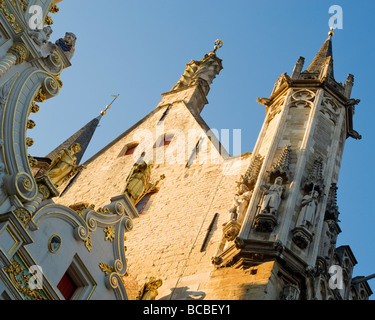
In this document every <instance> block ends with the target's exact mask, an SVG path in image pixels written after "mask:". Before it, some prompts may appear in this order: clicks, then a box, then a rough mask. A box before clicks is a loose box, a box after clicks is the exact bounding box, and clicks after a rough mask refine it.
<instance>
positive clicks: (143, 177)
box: [124, 160, 154, 205]
mask: <svg viewBox="0 0 375 320" xmlns="http://www.w3.org/2000/svg"><path fill="white" fill-rule="evenodd" d="M153 166H154V165H153V164H147V163H146V162H145V161H144V160H142V162H141V163H135V164H134V166H133V168H132V170H131V171H130V174H129V176H128V178H127V179H126V182H127V184H126V187H125V190H124V193H126V194H127V195H128V196H129V198H130V200H131V201H132V203H133V204H134V205H136V204H137V203H138V202H139V200H141V199H142V196H143V195H144V194H145V193H147V189H149V188H148V187H149V183H150V178H151V169H152V168H153Z"/></svg>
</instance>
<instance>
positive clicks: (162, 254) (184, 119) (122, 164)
mask: <svg viewBox="0 0 375 320" xmlns="http://www.w3.org/2000/svg"><path fill="white" fill-rule="evenodd" d="M332 36H333V32H332V31H331V32H330V33H329V37H328V39H327V40H326V41H325V42H324V44H323V46H322V47H321V49H320V50H319V52H318V54H317V55H316V57H315V58H314V59H313V61H312V62H311V64H310V65H309V66H308V68H307V69H306V70H304V60H305V59H304V58H302V57H300V58H299V59H298V61H297V63H296V65H295V68H294V70H293V73H292V75H291V76H289V75H287V74H286V73H285V74H283V75H281V76H280V77H279V78H278V79H277V82H276V84H275V86H274V88H273V91H272V94H271V96H270V97H269V98H261V99H258V102H259V103H261V104H263V105H265V107H266V118H265V121H264V124H263V127H262V129H261V132H260V134H259V138H258V141H257V143H256V145H255V148H254V150H253V152H252V153H249V154H243V155H240V156H234V157H231V156H229V155H228V153H227V152H226V151H225V149H224V147H223V145H222V144H221V143H220V141H219V140H218V139H217V138H216V135H215V134H213V132H212V131H211V130H210V128H209V127H208V126H207V124H206V123H205V122H204V120H203V119H202V117H201V116H200V113H201V111H202V109H203V108H204V106H205V105H206V104H207V103H208V101H207V98H206V96H207V94H208V92H209V91H210V86H211V84H212V82H213V80H214V79H215V77H216V76H217V75H219V73H220V71H221V69H222V68H223V67H222V61H221V59H219V58H218V57H217V55H216V51H217V50H218V49H219V47H220V46H221V42H217V43H216V46H215V50H214V51H213V52H211V53H209V54H207V55H206V56H205V57H204V58H203V59H202V60H200V61H194V60H192V61H191V62H190V63H189V64H187V66H186V71H185V73H184V74H183V75H182V77H181V79H180V80H179V81H178V82H177V84H176V85H174V86H173V87H172V89H171V90H170V91H169V92H167V93H164V94H162V101H161V102H160V103H159V105H158V106H157V107H156V109H154V110H153V111H152V112H151V113H150V114H149V115H147V116H146V117H145V118H143V119H142V120H141V121H139V122H138V123H137V124H135V125H134V126H133V127H132V128H130V129H129V130H127V131H126V132H124V134H122V135H121V136H120V137H118V138H117V139H116V140H114V141H113V142H112V143H110V144H109V145H108V146H107V147H105V148H104V149H103V150H102V151H100V152H99V153H98V154H96V155H95V156H94V157H92V158H91V159H89V160H88V161H87V162H86V163H85V166H86V169H85V170H83V171H81V172H80V173H79V175H78V176H76V177H75V178H74V181H73V183H72V182H70V183H69V185H68V186H66V187H65V189H64V191H63V192H62V196H60V198H58V199H56V202H59V203H62V204H64V205H66V206H71V207H74V206H76V204H77V203H79V201H81V200H80V199H85V201H87V202H88V203H95V204H96V205H99V206H103V205H105V203H106V201H107V199H111V197H112V196H113V195H117V194H121V193H125V194H127V195H128V197H129V199H130V200H131V202H132V203H133V205H134V209H136V211H137V212H138V216H137V217H135V218H134V219H133V220H132V221H133V230H132V232H131V233H129V234H128V235H127V237H126V240H125V245H126V248H127V262H128V272H127V276H126V277H125V278H124V281H125V283H126V285H127V292H128V296H129V298H130V299H134V298H135V297H136V296H137V294H138V290H139V287H140V286H142V285H143V284H144V283H146V282H147V281H150V279H151V280H153V278H154V277H155V278H157V279H160V280H161V281H159V284H158V296H157V299H161V300H169V299H172V300H174V299H182V300H186V299H187V300H189V299H208V300H210V299H219V300H221V299H239V300H244V299H262V300H264V299H272V300H279V299H303V300H305V299H322V300H326V299H334V300H335V299H368V297H369V295H371V294H372V292H371V289H370V287H369V286H368V283H367V282H366V281H365V279H364V278H361V277H360V278H355V279H353V278H352V274H353V267H354V265H355V264H356V263H357V262H356V259H355V257H354V255H353V253H352V251H351V249H350V247H349V246H343V247H339V248H336V240H337V237H338V235H339V234H340V232H341V231H340V227H339V224H338V223H339V220H338V217H339V212H338V206H337V203H336V193H337V183H338V178H339V170H340V164H341V159H342V156H343V150H344V145H345V141H346V140H347V139H348V138H355V139H361V136H360V135H359V134H358V133H357V132H356V131H355V130H354V129H353V115H354V108H355V106H356V105H357V104H358V103H359V100H355V99H352V98H351V91H352V87H353V81H354V78H353V76H352V75H349V76H348V77H347V79H346V82H345V84H344V85H342V84H341V83H339V82H337V81H336V80H335V78H334V71H333V55H332ZM192 132H193V133H195V135H192ZM161 283H162V285H161ZM160 285H161V286H160Z"/></svg>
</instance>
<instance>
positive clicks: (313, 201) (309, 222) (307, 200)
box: [297, 190, 319, 230]
mask: <svg viewBox="0 0 375 320" xmlns="http://www.w3.org/2000/svg"><path fill="white" fill-rule="evenodd" d="M318 198H319V192H318V191H316V190H315V191H313V192H312V194H311V195H306V196H304V197H303V199H302V209H301V212H300V215H299V218H298V222H297V227H305V228H306V229H308V230H309V229H311V228H312V226H313V225H314V221H315V216H316V209H317V208H318Z"/></svg>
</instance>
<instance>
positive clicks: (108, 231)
mask: <svg viewBox="0 0 375 320" xmlns="http://www.w3.org/2000/svg"><path fill="white" fill-rule="evenodd" d="M104 233H105V241H110V242H113V240H114V239H115V235H116V234H115V227H114V226H111V227H107V228H105V229H104Z"/></svg>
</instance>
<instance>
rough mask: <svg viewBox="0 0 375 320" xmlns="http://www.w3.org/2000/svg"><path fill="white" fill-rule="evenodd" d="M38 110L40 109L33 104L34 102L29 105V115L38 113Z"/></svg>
mask: <svg viewBox="0 0 375 320" xmlns="http://www.w3.org/2000/svg"><path fill="white" fill-rule="evenodd" d="M39 109H40V108H39V106H38V105H37V104H35V102H32V103H31V107H30V113H38V112H39ZM30 113H29V114H30Z"/></svg>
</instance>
